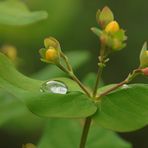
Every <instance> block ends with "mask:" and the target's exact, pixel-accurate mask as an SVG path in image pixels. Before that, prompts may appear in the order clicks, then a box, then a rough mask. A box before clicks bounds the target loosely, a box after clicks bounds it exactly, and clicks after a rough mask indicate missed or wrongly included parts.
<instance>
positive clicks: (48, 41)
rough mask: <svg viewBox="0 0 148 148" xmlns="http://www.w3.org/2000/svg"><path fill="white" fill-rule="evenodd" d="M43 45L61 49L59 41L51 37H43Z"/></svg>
mask: <svg viewBox="0 0 148 148" xmlns="http://www.w3.org/2000/svg"><path fill="white" fill-rule="evenodd" d="M44 46H45V48H46V49H48V48H50V47H53V48H55V49H56V50H59V51H60V50H61V47H60V43H59V42H58V41H57V40H56V39H55V38H53V37H48V38H46V39H44Z"/></svg>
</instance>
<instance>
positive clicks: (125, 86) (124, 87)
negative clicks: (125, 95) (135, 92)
mask: <svg viewBox="0 0 148 148" xmlns="http://www.w3.org/2000/svg"><path fill="white" fill-rule="evenodd" d="M121 88H122V89H127V88H129V86H128V85H127V84H124V85H123V86H122V87H121Z"/></svg>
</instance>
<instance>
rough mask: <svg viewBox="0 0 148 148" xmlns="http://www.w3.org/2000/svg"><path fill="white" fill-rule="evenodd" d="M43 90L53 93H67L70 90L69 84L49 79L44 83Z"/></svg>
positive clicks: (41, 89)
mask: <svg viewBox="0 0 148 148" xmlns="http://www.w3.org/2000/svg"><path fill="white" fill-rule="evenodd" d="M40 91H41V92H48V93H53V94H66V93H67V91H68V88H67V86H66V85H65V84H64V83H62V82H59V81H55V80H52V81H47V82H45V83H43V84H42V86H41V88H40Z"/></svg>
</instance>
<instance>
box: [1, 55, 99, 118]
mask: <svg viewBox="0 0 148 148" xmlns="http://www.w3.org/2000/svg"><path fill="white" fill-rule="evenodd" d="M52 80H58V81H61V82H63V83H64V84H66V85H67V88H68V93H67V94H65V95H60V94H52V93H43V92H41V91H40V88H41V86H42V84H43V83H44V82H43V81H37V80H33V79H30V78H28V77H26V76H24V75H22V74H20V73H19V72H18V71H16V69H15V68H14V66H13V65H12V64H11V62H10V61H9V60H8V59H7V58H6V57H5V56H4V55H3V54H0V87H1V88H3V89H4V90H6V91H8V92H10V93H11V94H13V95H15V96H16V97H17V98H19V99H20V100H22V101H23V102H25V103H26V104H27V106H28V107H29V109H30V110H31V111H32V112H33V113H35V114H37V115H39V116H42V117H79V118H80V117H87V116H89V115H92V114H94V113H95V112H96V110H97V107H96V106H95V105H94V104H93V103H92V101H91V100H90V99H89V98H88V97H87V96H86V95H84V94H83V93H82V92H81V89H80V87H79V86H78V85H77V83H76V82H74V81H73V80H71V79H67V78H54V79H52Z"/></svg>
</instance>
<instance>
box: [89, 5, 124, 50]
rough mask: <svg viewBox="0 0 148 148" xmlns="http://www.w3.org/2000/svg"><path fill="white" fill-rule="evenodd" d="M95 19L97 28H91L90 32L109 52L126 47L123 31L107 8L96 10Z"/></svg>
mask: <svg viewBox="0 0 148 148" xmlns="http://www.w3.org/2000/svg"><path fill="white" fill-rule="evenodd" d="M96 19H97V22H98V24H99V25H100V29H99V28H92V31H93V32H94V33H95V34H96V35H97V36H99V38H100V41H101V42H102V43H103V44H104V45H105V46H106V47H107V48H108V49H109V52H112V51H118V50H121V49H123V48H124V47H125V46H126V43H125V40H126V39H127V37H126V35H125V31H124V30H123V29H122V28H120V26H119V24H118V22H117V21H115V20H114V15H113V13H112V11H111V10H110V9H109V8H108V7H104V8H103V9H102V11H100V10H98V12H97V15H96Z"/></svg>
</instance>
